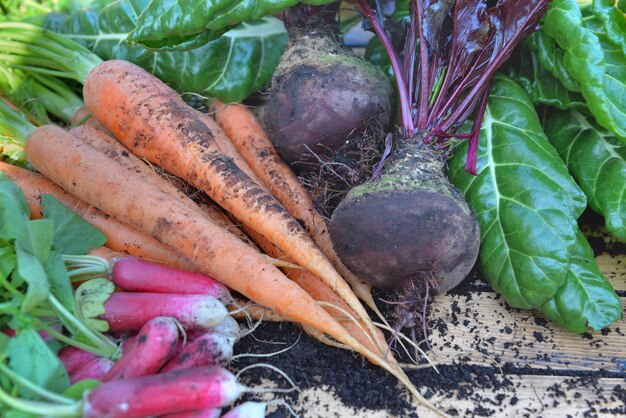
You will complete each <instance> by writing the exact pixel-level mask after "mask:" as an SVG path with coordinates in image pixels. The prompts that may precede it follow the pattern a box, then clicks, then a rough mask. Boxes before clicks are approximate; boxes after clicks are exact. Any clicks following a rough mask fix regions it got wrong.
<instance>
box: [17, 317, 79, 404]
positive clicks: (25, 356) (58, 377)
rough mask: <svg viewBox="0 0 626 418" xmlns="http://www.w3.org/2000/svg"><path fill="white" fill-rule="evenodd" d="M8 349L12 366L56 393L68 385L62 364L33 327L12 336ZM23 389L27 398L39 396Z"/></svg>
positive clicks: (30, 379)
mask: <svg viewBox="0 0 626 418" xmlns="http://www.w3.org/2000/svg"><path fill="white" fill-rule="evenodd" d="M6 353H7V355H8V357H9V367H10V368H11V370H12V371H14V372H15V373H17V374H19V375H20V376H22V377H24V378H26V379H28V380H29V381H31V382H32V383H34V384H36V385H37V386H40V387H42V388H44V389H48V390H50V391H52V392H56V393H60V392H63V391H64V390H65V389H66V388H67V387H68V386H69V378H68V376H67V372H66V371H65V368H64V367H63V364H62V363H61V361H60V360H59V358H58V357H57V356H56V355H55V353H54V352H53V351H52V350H50V348H49V347H48V345H47V344H46V343H45V342H44V341H43V340H42V339H41V336H39V334H37V332H35V331H34V330H32V329H25V330H23V331H21V332H20V333H18V334H17V335H16V336H15V337H13V338H11V339H10V340H9V342H8V343H7V348H6ZM18 387H19V386H18ZM20 393H21V395H22V396H24V397H26V398H31V399H32V398H36V396H34V394H33V393H32V392H31V391H28V390H25V389H20Z"/></svg>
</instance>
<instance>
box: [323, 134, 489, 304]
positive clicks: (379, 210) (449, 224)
mask: <svg viewBox="0 0 626 418" xmlns="http://www.w3.org/2000/svg"><path fill="white" fill-rule="evenodd" d="M399 154H400V155H399V156H398V158H397V159H396V161H395V162H394V164H393V166H392V167H391V168H389V169H388V171H387V172H385V173H383V174H382V175H381V176H380V177H379V178H378V179H377V180H375V181H372V182H368V183H365V184H363V185H361V186H358V187H356V188H354V189H352V190H351V191H350V192H349V193H348V195H347V196H346V198H345V199H344V200H343V201H342V202H341V203H340V204H339V206H338V207H337V209H336V210H335V212H334V213H333V216H332V218H331V223H330V233H331V237H332V240H333V243H334V244H335V248H336V250H337V253H338V254H339V256H340V257H341V259H342V260H343V261H344V263H346V265H347V266H348V267H349V268H350V269H351V270H352V271H354V272H355V273H356V274H357V275H358V276H359V277H361V278H362V279H363V280H365V281H367V282H368V283H370V284H372V285H374V286H376V287H379V288H384V289H398V290H401V289H407V290H408V289H412V288H414V287H416V283H415V280H421V279H422V278H423V275H424V273H431V274H432V275H433V276H434V278H435V280H436V283H433V284H434V289H432V290H433V291H436V292H438V293H444V292H446V291H448V290H450V289H452V288H453V287H455V286H456V285H457V284H459V283H460V282H461V281H462V280H463V279H464V278H465V277H466V276H467V274H468V273H469V272H470V270H471V268H472V266H473V265H474V263H475V261H476V258H477V256H478V249H479V246H480V234H479V227H478V223H477V221H476V218H475V216H474V215H473V213H472V212H471V210H470V209H469V207H468V206H467V203H465V200H464V198H463V195H462V194H461V193H460V192H459V191H458V190H457V189H456V188H455V187H454V186H452V185H451V184H450V183H449V182H448V181H447V179H446V177H445V175H444V171H443V169H444V160H443V158H442V157H441V156H440V155H439V154H438V153H437V151H435V150H434V149H432V148H431V147H429V146H428V145H421V144H417V143H407V144H406V146H404V147H402V148H401V149H400V150H399ZM418 287H421V286H418Z"/></svg>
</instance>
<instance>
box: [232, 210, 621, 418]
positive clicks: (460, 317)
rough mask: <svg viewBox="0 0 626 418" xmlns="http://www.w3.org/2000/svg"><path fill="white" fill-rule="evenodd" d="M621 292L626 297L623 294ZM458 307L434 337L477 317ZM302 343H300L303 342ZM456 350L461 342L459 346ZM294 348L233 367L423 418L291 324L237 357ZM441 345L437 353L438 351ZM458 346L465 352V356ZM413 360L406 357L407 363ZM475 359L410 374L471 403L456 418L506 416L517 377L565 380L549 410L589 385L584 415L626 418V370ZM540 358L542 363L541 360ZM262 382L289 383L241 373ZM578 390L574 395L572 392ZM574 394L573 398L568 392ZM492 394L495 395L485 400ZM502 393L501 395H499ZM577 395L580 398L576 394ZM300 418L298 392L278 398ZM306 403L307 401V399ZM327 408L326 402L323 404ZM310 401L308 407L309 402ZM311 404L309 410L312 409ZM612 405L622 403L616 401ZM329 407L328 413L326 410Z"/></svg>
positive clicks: (274, 326) (389, 381)
mask: <svg viewBox="0 0 626 418" xmlns="http://www.w3.org/2000/svg"><path fill="white" fill-rule="evenodd" d="M584 218H585V224H586V225H587V226H588V227H589V228H591V229H592V230H595V229H597V228H598V227H599V226H600V225H601V224H602V219H601V218H599V217H597V216H596V215H594V214H592V213H587V214H585V217H584ZM590 241H591V243H592V246H593V248H594V250H595V251H596V253H601V252H606V253H608V254H624V253H625V252H626V248H624V244H620V243H611V242H609V243H607V242H605V241H604V240H603V239H600V238H597V239H596V238H593V237H592V238H591V239H590ZM489 291H491V290H490V287H489V285H488V284H487V283H486V282H484V281H482V280H481V279H480V277H478V275H477V273H476V272H473V274H472V275H471V276H470V277H469V278H468V279H467V280H465V281H464V282H463V283H462V284H461V285H460V286H459V287H457V288H455V289H454V290H453V291H451V292H450V294H453V295H457V296H465V300H466V301H469V300H471V298H472V295H473V294H475V293H476V292H489ZM620 293H621V292H620ZM376 296H378V297H382V298H384V297H385V296H386V295H385V294H383V293H380V294H378V295H376ZM460 305H461V304H459V303H458V302H455V303H453V304H452V305H451V307H450V309H451V315H450V316H449V322H448V323H446V322H444V321H443V320H438V321H430V328H431V332H432V333H441V334H445V333H446V331H447V327H448V325H455V323H461V324H463V323H465V324H468V323H469V322H468V321H472V319H473V316H472V315H473V311H472V310H471V309H469V308H468V309H465V308H463V307H462V306H460ZM535 323H536V324H537V325H539V326H543V325H546V324H547V321H546V320H545V319H543V318H541V317H536V319H535ZM500 332H501V333H503V334H511V333H512V332H513V330H512V329H511V328H510V327H509V326H506V325H503V326H502V328H501V329H500ZM610 332H618V333H619V332H621V331H620V330H619V328H616V329H612V330H603V331H602V332H601V334H602V335H607V334H608V333H610ZM550 338H551V336H550V332H549V330H547V329H546V332H542V331H536V332H534V333H532V334H531V336H530V341H529V340H528V339H526V341H519V342H512V343H510V346H509V347H508V348H509V349H510V350H512V352H515V350H519V349H520V348H521V347H522V344H526V345H528V344H532V343H533V342H536V343H544V342H546V341H549V340H550ZM582 341H586V342H588V343H589V344H590V345H591V346H592V345H593V343H594V341H595V339H594V337H593V336H592V335H591V334H582V335H581V342H582ZM296 342H297V343H296ZM494 342H495V338H493V337H491V338H483V337H481V336H480V335H476V336H475V337H474V340H473V341H472V346H473V348H474V349H477V350H483V351H484V352H485V354H489V346H490V345H493V344H494ZM449 344H454V341H453V340H452V341H451V342H449ZM290 345H293V347H291V349H289V350H288V351H287V352H285V353H282V354H280V355H277V356H274V357H270V358H263V359H258V358H242V359H241V360H238V361H237V362H236V363H234V364H233V368H234V369H239V368H242V367H244V366H245V365H248V364H253V363H258V362H265V363H269V364H271V365H273V366H275V367H278V368H280V369H281V370H282V371H283V372H285V373H286V374H287V375H288V376H289V377H291V378H292V379H293V380H294V383H295V384H296V385H297V386H298V387H299V388H300V389H301V390H305V389H309V388H316V387H317V388H324V390H326V391H329V392H331V394H332V397H333V398H334V399H336V400H338V401H340V402H341V403H342V404H343V405H345V406H347V407H351V408H353V409H354V411H355V416H356V417H358V416H359V414H358V412H359V411H364V410H370V411H381V410H383V411H385V413H386V414H387V416H390V417H391V416H393V417H408V418H414V417H417V416H418V415H417V414H416V412H415V410H414V409H415V408H414V406H413V405H412V404H411V403H410V401H409V399H408V397H407V396H405V394H404V391H403V390H402V389H401V388H399V387H398V386H397V382H396V380H395V378H393V377H391V376H390V375H388V374H387V373H385V372H384V371H383V370H381V369H379V368H377V367H374V366H372V365H371V364H369V363H367V362H366V361H365V360H363V359H362V358H361V357H359V356H357V355H354V354H352V353H350V352H348V351H345V350H341V349H336V348H331V347H328V346H325V345H323V344H321V343H319V342H317V341H315V340H313V339H312V338H310V337H308V336H307V335H306V334H304V333H303V332H302V331H300V329H299V328H297V327H296V326H294V325H292V324H290V323H264V324H261V325H260V326H259V327H258V329H257V330H256V331H255V332H254V333H253V334H252V335H250V336H248V337H246V338H244V339H242V340H241V341H240V342H238V344H237V345H236V347H235V348H236V351H237V352H238V353H270V352H275V351H278V350H281V349H283V348H285V347H288V346H290ZM436 348H437V347H434V349H436ZM461 351H462V350H461V348H460V347H459V352H461ZM404 360H406V359H404ZM467 360H468V359H465V358H463V357H460V358H459V359H458V361H457V362H456V363H455V364H451V365H442V366H438V368H439V373H437V372H436V371H435V370H433V369H432V368H425V369H421V370H417V371H408V372H407V374H408V376H409V377H410V378H411V380H412V382H413V383H414V384H415V385H416V386H417V388H418V389H419V390H420V391H421V392H422V393H423V394H424V395H425V397H426V398H429V397H432V396H433V395H436V394H438V395H445V394H450V393H454V394H455V397H456V398H457V399H465V400H470V401H471V405H472V407H471V408H470V409H467V408H465V407H464V408H461V409H459V410H456V409H448V410H447V411H446V412H447V413H448V414H449V415H451V416H459V417H484V416H494V417H495V416H500V414H501V413H503V412H505V411H506V410H507V408H510V407H511V406H514V405H516V404H517V403H518V402H520V399H518V398H517V397H516V396H515V389H516V387H517V386H516V385H519V383H518V381H517V380H516V379H514V377H516V376H528V375H546V376H563V380H562V381H560V382H559V383H557V384H555V385H553V386H551V387H549V388H548V390H547V392H546V393H544V394H542V396H543V397H544V398H545V399H543V398H542V403H543V404H545V405H549V406H552V407H554V406H558V405H563V406H565V405H571V404H572V402H576V397H577V396H578V398H580V397H581V396H582V395H581V394H580V393H578V392H575V388H577V387H582V386H585V387H588V388H589V387H590V388H593V391H594V392H595V394H596V395H598V396H597V397H596V398H595V399H593V400H587V401H586V405H587V410H586V411H582V412H581V414H582V415H581V416H590V417H593V416H598V414H611V415H622V414H626V389H624V388H625V387H626V372H624V373H615V372H608V371H606V370H603V369H596V370H593V371H582V370H575V371H573V370H553V369H550V368H547V369H540V368H532V367H518V366H515V365H512V364H509V363H502V362H501V361H500V359H494V360H495V361H496V362H498V363H500V364H502V368H501V369H500V368H496V367H489V366H482V365H474V364H468V362H467ZM538 360H541V359H538ZM604 377H612V378H620V379H623V380H624V385H616V386H615V387H614V388H612V390H607V389H606V387H604V388H603V387H602V386H601V385H600V384H599V379H600V378H604ZM262 379H263V380H265V381H266V382H267V381H271V382H274V383H275V384H276V385H277V386H281V387H287V386H288V383H286V382H285V381H284V379H283V378H281V377H280V376H278V374H277V373H276V372H274V371H272V370H269V369H263V370H261V369H255V370H253V371H250V372H246V373H244V374H243V375H242V381H243V382H244V383H245V384H247V385H249V386H253V387H254V386H255V385H259V384H261V383H262ZM572 390H574V392H571V391H572ZM566 391H567V393H566ZM485 393H488V394H489V395H490V396H488V397H487V396H485V395H484V394H485ZM495 393H497V395H494V394H495ZM572 393H573V394H572ZM276 396H277V397H283V398H284V399H285V400H286V401H287V402H288V403H289V404H290V405H291V406H294V407H295V409H296V412H297V413H298V414H299V416H301V417H307V416H311V415H308V414H307V411H306V410H298V408H297V405H298V402H299V398H298V394H297V393H296V392H294V393H293V394H287V395H283V394H279V395H276ZM300 400H301V399H300ZM616 401H617V403H616V404H617V405H618V406H617V407H613V408H612V409H610V408H606V407H605V405H606V404H607V403H608V402H616ZM318 402H320V401H318ZM305 403H307V402H305ZM309 405H310V404H309ZM612 405H615V403H613V404H612ZM319 406H320V408H319V410H327V411H328V415H326V416H329V417H331V416H335V415H333V412H332V406H330V407H327V405H321V404H320V405H319ZM324 408H325V409H324ZM540 415H541V411H540V410H536V411H529V412H528V415H527V416H529V417H532V416H540ZM268 416H269V417H272V418H282V417H288V416H290V414H289V412H288V411H287V410H286V409H285V408H278V409H277V410H275V411H274V412H272V413H270V414H269V415H268Z"/></svg>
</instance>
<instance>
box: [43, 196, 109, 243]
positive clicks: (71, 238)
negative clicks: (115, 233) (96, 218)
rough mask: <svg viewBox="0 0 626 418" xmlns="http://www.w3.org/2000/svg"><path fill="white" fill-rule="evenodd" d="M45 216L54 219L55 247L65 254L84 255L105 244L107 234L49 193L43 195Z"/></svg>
mask: <svg viewBox="0 0 626 418" xmlns="http://www.w3.org/2000/svg"><path fill="white" fill-rule="evenodd" d="M41 212H42V214H43V216H44V218H47V219H51V220H52V221H54V243H53V245H54V248H55V249H57V250H59V251H61V252H62V253H64V254H73V255H84V254H87V253H88V252H89V251H90V250H92V249H94V248H97V247H100V246H102V245H104V243H105V242H106V236H105V235H104V234H103V233H102V232H100V231H99V230H97V229H96V228H94V227H93V226H91V224H89V223H88V222H87V221H85V220H84V219H83V218H81V217H80V216H78V215H77V214H76V213H74V212H72V211H71V210H69V209H68V208H67V207H66V206H65V205H63V204H62V203H61V202H59V201H58V200H57V199H55V198H54V197H53V196H51V195H49V194H44V195H43V196H42V197H41Z"/></svg>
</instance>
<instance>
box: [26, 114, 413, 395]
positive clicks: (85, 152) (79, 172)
mask: <svg viewBox="0 0 626 418" xmlns="http://www.w3.org/2000/svg"><path fill="white" fill-rule="evenodd" d="M25 153H26V158H27V160H28V161H29V162H30V163H31V164H32V165H33V166H34V167H35V168H37V170H39V171H40V172H42V173H44V174H45V175H46V176H48V177H50V178H52V179H53V180H54V181H55V182H57V183H58V184H60V185H61V186H62V187H64V188H66V189H68V190H70V191H71V193H72V194H74V195H76V196H78V197H79V198H81V199H83V200H84V201H86V202H89V203H91V204H93V205H94V206H96V207H100V208H101V209H102V210H104V211H105V212H107V213H109V214H110V215H112V216H116V217H118V218H119V219H123V220H125V221H127V222H128V223H130V224H131V225H133V226H135V227H137V228H139V229H140V230H143V231H146V232H149V233H150V234H152V235H153V236H155V237H156V238H157V239H159V240H160V241H161V242H162V243H164V244H166V245H169V246H171V247H175V248H178V250H179V252H180V253H181V254H183V255H185V256H187V257H188V258H189V259H190V260H191V261H192V262H193V263H195V264H196V265H198V266H201V267H202V270H203V272H204V273H205V274H208V275H209V276H212V277H215V278H216V279H218V280H220V281H222V282H223V283H225V284H226V285H227V286H229V287H231V288H232V289H234V290H236V291H238V292H240V293H242V294H244V295H246V296H247V297H249V298H250V299H251V300H253V301H255V302H257V303H259V304H261V305H263V306H266V307H268V308H270V309H272V310H274V311H276V312H277V313H279V314H281V315H283V316H285V317H287V318H289V319H291V320H293V321H295V322H298V323H302V324H305V325H308V326H310V327H312V328H315V329H317V330H319V331H321V332H324V333H327V334H328V335H330V336H332V337H333V338H335V339H337V340H338V341H340V342H342V343H344V344H346V345H348V346H350V347H352V348H353V349H355V350H356V351H358V352H359V353H361V354H363V355H364V356H365V357H366V358H368V359H370V361H372V362H374V363H375V364H378V365H380V366H381V367H383V368H385V369H386V370H388V371H390V372H391V373H393V374H394V375H395V376H397V377H399V378H401V379H403V381H404V382H405V384H407V385H408V386H409V387H410V388H411V387H412V386H411V384H410V382H408V379H407V378H406V376H405V375H404V374H403V372H402V371H401V370H400V369H399V368H396V367H393V366H391V365H390V364H389V363H388V362H387V361H385V360H384V359H383V358H382V357H381V356H380V355H377V354H374V353H373V352H371V351H370V350H368V349H366V348H365V347H363V345H362V344H360V343H359V342H358V341H356V340H355V339H354V338H353V337H352V336H350V335H349V334H348V333H347V332H346V331H345V329H344V328H343V327H342V326H341V325H340V324H339V323H338V322H337V321H336V320H335V319H333V318H332V317H331V316H330V315H329V314H328V313H327V312H326V311H324V310H323V309H322V308H320V307H319V306H318V305H317V303H316V302H315V301H314V300H313V299H312V298H311V297H310V296H309V295H308V294H307V293H306V292H305V291H304V290H302V288H301V287H299V286H298V285H296V284H295V283H293V282H292V281H290V280H289V279H287V278H286V277H285V276H284V275H283V274H282V273H281V272H280V271H279V270H278V269H277V268H276V267H274V266H273V265H272V264H271V263H269V262H268V261H267V259H266V258H265V257H263V256H262V255H261V254H259V253H258V252H257V251H255V250H254V249H253V248H251V247H249V246H247V245H246V244H244V243H242V242H241V241H239V240H238V239H237V238H236V237H234V236H232V235H231V234H230V233H228V232H227V231H225V230H223V229H222V228H220V227H218V226H216V225H215V224H213V223H212V222H210V221H209V220H207V219H206V218H198V217H197V216H195V213H194V212H193V211H192V210H190V209H189V208H188V207H187V206H186V205H185V204H183V203H180V202H178V201H177V200H176V199H174V198H172V197H171V195H169V194H167V193H165V192H163V191H162V190H160V189H159V188H157V187H155V186H153V185H151V184H147V183H145V182H143V181H141V179H137V178H135V177H133V176H130V175H129V174H128V172H126V171H125V170H124V168H123V167H122V166H121V165H120V164H118V163H116V162H115V161H113V160H111V159H109V158H108V157H107V156H106V155H104V154H102V153H100V152H99V151H98V150H96V149H95V148H93V147H91V146H90V145H87V144H85V143H84V142H82V141H81V140H79V139H78V138H75V137H73V136H72V135H70V134H69V133H67V132H65V131H63V130H62V129H60V128H56V127H54V126H43V127H40V128H37V129H36V130H34V131H33V132H32V133H31V134H30V135H29V137H28V140H27V141H26V146H25ZM414 393H416V392H414Z"/></svg>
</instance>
